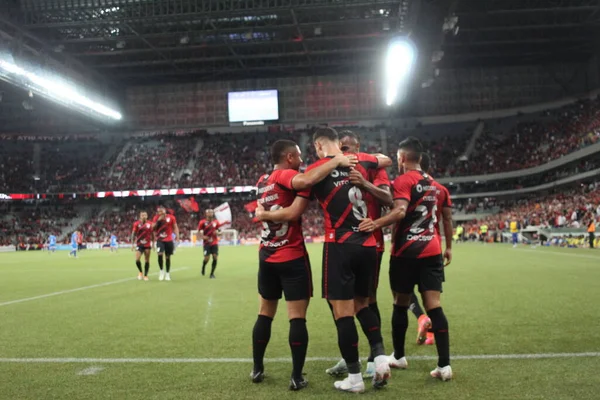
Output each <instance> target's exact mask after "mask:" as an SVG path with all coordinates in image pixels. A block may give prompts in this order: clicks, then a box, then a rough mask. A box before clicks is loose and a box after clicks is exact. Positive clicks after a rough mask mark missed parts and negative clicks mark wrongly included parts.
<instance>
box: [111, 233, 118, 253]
mask: <svg viewBox="0 0 600 400" xmlns="http://www.w3.org/2000/svg"><path fill="white" fill-rule="evenodd" d="M118 246H119V245H118V244H117V235H115V234H114V233H113V234H112V235H110V252H111V253H112V252H116V251H117V248H118Z"/></svg>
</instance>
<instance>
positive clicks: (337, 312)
mask: <svg viewBox="0 0 600 400" xmlns="http://www.w3.org/2000/svg"><path fill="white" fill-rule="evenodd" d="M312 139H313V144H314V147H315V150H316V153H317V155H318V157H319V161H317V162H315V163H314V164H312V165H310V166H308V168H307V169H306V171H305V172H304V173H301V172H299V169H300V165H301V164H302V158H301V152H300V149H299V147H298V145H297V144H296V143H294V142H293V141H290V140H279V141H277V142H275V143H274V144H273V146H272V148H271V157H272V162H273V164H274V167H273V171H271V172H269V173H267V174H265V175H263V176H261V177H260V179H259V180H258V182H257V184H256V186H257V204H258V206H257V209H256V218H257V219H258V220H259V221H262V222H263V231H262V233H261V243H260V250H259V270H258V292H259V295H260V296H259V302H260V305H259V313H258V318H257V320H256V323H255V325H254V329H253V332H252V345H253V359H254V367H253V370H252V372H251V379H252V381H253V382H255V383H259V382H262V381H263V380H264V377H265V371H264V363H263V361H264V354H265V350H266V348H267V345H268V343H269V339H270V337H271V324H272V321H273V318H274V317H275V313H276V310H277V303H278V300H279V299H280V298H281V296H282V293H283V294H284V295H285V300H286V303H287V310H288V318H289V321H290V330H289V345H290V349H291V352H292V364H293V366H292V374H291V379H290V384H289V388H290V389H291V390H300V389H303V388H305V387H307V385H308V381H307V380H306V378H305V376H304V375H303V368H304V362H305V358H306V352H307V347H308V336H309V335H308V330H307V327H306V310H307V308H308V305H309V300H310V298H311V297H312V294H313V286H312V275H311V264H310V260H309V256H308V253H307V251H306V247H305V245H304V238H303V234H302V225H301V217H302V213H303V212H304V210H305V209H306V208H307V206H308V204H309V202H310V200H311V199H316V200H317V201H318V202H319V204H320V206H321V208H322V210H323V214H324V221H325V237H324V245H323V259H322V264H323V266H322V295H323V297H324V298H325V299H326V300H327V304H328V306H329V308H330V310H331V313H332V315H333V318H334V320H335V325H336V328H337V338H338V346H339V349H340V352H341V356H342V360H341V361H340V362H338V363H337V365H335V366H334V367H332V368H329V369H328V370H327V371H326V372H327V373H328V374H330V375H334V376H343V375H346V374H348V375H347V377H345V379H343V380H340V381H336V382H335V383H334V387H335V388H336V389H337V390H341V391H346V392H354V393H361V392H364V391H365V383H364V380H363V378H370V379H372V384H373V386H374V387H375V388H381V387H383V386H385V385H386V384H387V382H388V380H389V379H390V377H391V373H390V368H400V369H405V368H407V367H408V363H407V360H406V357H405V337H406V332H407V328H408V311H409V309H410V310H412V311H413V312H414V313H415V315H416V316H417V318H418V334H417V343H418V344H434V343H435V345H436V347H437V352H438V357H439V358H438V363H437V366H436V367H435V369H433V370H432V371H431V376H432V377H433V378H437V379H441V380H443V381H447V380H450V379H452V368H451V367H450V354H449V347H450V346H449V336H448V321H447V319H446V316H445V315H444V311H443V309H442V307H441V303H440V294H441V292H442V283H443V282H444V267H445V266H447V265H448V264H450V262H451V260H452V211H451V201H450V195H449V193H448V191H447V189H446V188H445V187H444V186H442V185H440V184H439V183H437V182H436V181H435V180H434V179H433V178H432V177H431V175H429V173H428V172H427V171H428V169H429V157H428V155H427V153H426V152H425V149H424V148H423V146H422V144H421V142H420V141H419V140H418V139H416V138H412V137H411V138H408V139H406V140H404V141H402V142H401V143H400V144H399V150H398V169H399V175H398V177H397V178H396V179H395V180H394V182H393V183H392V184H391V185H390V182H389V179H388V176H387V173H386V171H385V169H386V168H388V167H390V166H391V165H392V160H391V159H390V158H389V157H387V156H385V155H382V154H372V155H371V154H365V153H361V152H360V138H359V136H358V135H357V134H355V133H354V132H350V131H343V132H340V133H339V134H338V132H336V130H334V129H332V128H319V129H317V130H316V131H315V133H314V135H313V138H312ZM390 187H391V190H390ZM382 209H389V211H388V212H387V213H385V212H383V213H382ZM440 221H441V222H442V226H443V228H442V229H443V230H444V236H445V242H446V249H445V251H442V236H441V235H440V231H439V229H440V228H439V222H440ZM390 225H393V229H392V245H391V257H390V267H389V281H390V287H391V290H392V293H393V299H394V305H393V314H392V342H393V347H394V351H393V353H392V354H391V355H390V356H388V355H386V352H385V349H384V344H383V338H382V334H381V316H380V313H379V308H378V305H377V295H376V294H377V287H378V283H379V271H380V267H381V262H382V258H383V252H384V240H383V232H382V228H384V227H386V226H390ZM415 286H418V290H419V293H420V294H421V299H422V302H423V307H424V309H425V313H424V312H423V311H422V309H421V306H420V305H419V302H418V299H417V298H416V296H415V294H414V288H415ZM355 317H356V319H357V320H358V322H359V324H360V326H361V328H362V331H363V332H364V334H365V336H366V337H367V340H368V342H369V345H370V350H371V351H370V355H369V358H368V363H367V368H366V371H365V372H364V374H361V364H360V361H359V353H358V341H359V335H358V330H357V327H356V323H355Z"/></svg>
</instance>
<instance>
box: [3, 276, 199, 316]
mask: <svg viewBox="0 0 600 400" xmlns="http://www.w3.org/2000/svg"><path fill="white" fill-rule="evenodd" d="M186 269H190V267H183V268H177V269H173V272H175V271H183V270H186ZM150 275H151V276H153V275H158V272H155V273H153V274H150ZM136 279H137V277H136V278H125V279H119V280H116V281H110V282H104V283H98V284H96V285H90V286H83V287H78V288H75V289H68V290H61V291H60V292H52V293H46V294H41V295H39V296H33V297H25V298H23V299H16V300H10V301H5V302H4V303H0V307H4V306H10V305H12V304H18V303H25V302H27V301H33V300H40V299H45V298H48V297H54V296H60V295H63V294H68V293H75V292H81V291H83V290H89V289H95V288H99V287H104V286H110V285H116V284H117V283H123V282H129V281H134V280H136ZM167 284H168V283H167Z"/></svg>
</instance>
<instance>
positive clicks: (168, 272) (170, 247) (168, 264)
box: [165, 242, 175, 281]
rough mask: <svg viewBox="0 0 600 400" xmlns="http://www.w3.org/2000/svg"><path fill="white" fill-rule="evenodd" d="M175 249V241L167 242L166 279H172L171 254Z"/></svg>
mask: <svg viewBox="0 0 600 400" xmlns="http://www.w3.org/2000/svg"><path fill="white" fill-rule="evenodd" d="M174 250H175V243H173V242H165V271H166V273H165V281H170V280H171V256H172V255H173V251H174Z"/></svg>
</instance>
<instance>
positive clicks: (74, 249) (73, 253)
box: [69, 231, 79, 258]
mask: <svg viewBox="0 0 600 400" xmlns="http://www.w3.org/2000/svg"><path fill="white" fill-rule="evenodd" d="M78 240H79V232H78V231H75V232H73V234H72V235H71V251H70V252H69V257H75V258H77V249H78V248H79V247H78Z"/></svg>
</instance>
